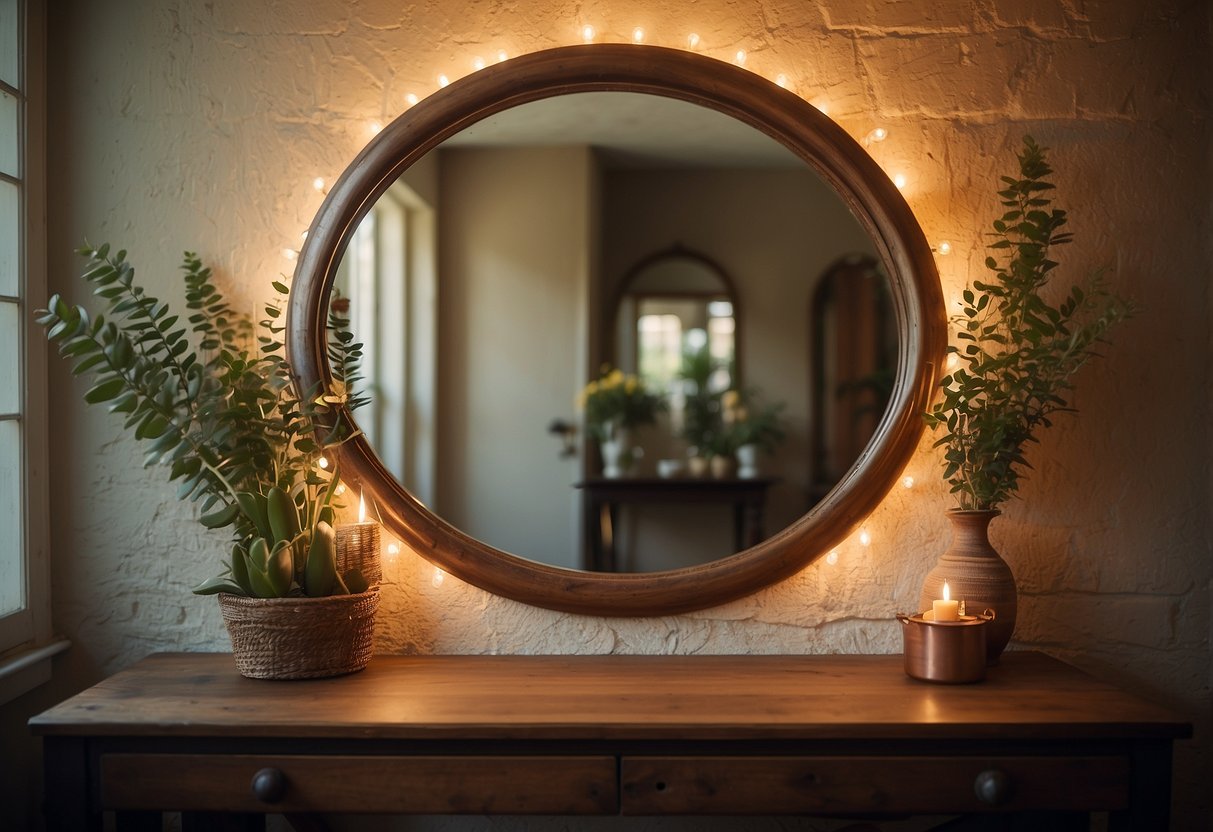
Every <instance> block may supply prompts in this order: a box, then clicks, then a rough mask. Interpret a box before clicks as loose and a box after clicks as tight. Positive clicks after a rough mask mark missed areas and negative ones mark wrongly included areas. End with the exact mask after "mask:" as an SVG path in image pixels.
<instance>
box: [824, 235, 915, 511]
mask: <svg viewBox="0 0 1213 832" xmlns="http://www.w3.org/2000/svg"><path fill="white" fill-rule="evenodd" d="M808 332H809V337H810V338H812V339H813V344H812V345H811V347H810V353H811V354H812V356H813V362H812V377H811V379H810V382H809V389H810V395H811V400H812V403H813V409H812V413H811V416H810V419H809V426H810V443H811V469H810V472H809V483H810V488H811V489H812V493H813V494H814V496H816V497H817V498H818V499H820V498H821V497H824V496H825V495H826V493H827V492H828V491H829V490H830V489H831V488H832V487H833V486H834V483H836V482H837V481H838V479H839V477H841V476H842V475H843V474H844V473H846V470H847V469H848V468H849V467H851V463H852V462H854V461H855V459H856V457H857V456H858V455H859V454H860V453H862V452H863V449H864V447H865V446H866V445H867V444H868V440H869V439H870V438H871V437H872V434H873V432H874V431H875V430H876V425H877V423H878V422H879V421H880V417H881V415H882V414H883V413H884V410H885V408H886V407H887V406H888V402H889V396H890V395H891V394H892V392H893V369H894V367H895V366H896V363H897V325H896V321H895V320H894V317H893V304H892V297H891V296H890V294H889V284H888V280H887V278H886V277H885V276H884V274H883V272H882V271H881V269H880V266H879V265H878V264H877V262H876V261H875V260H874V259H872V258H870V257H844V258H842V259H840V260H838V261H837V262H835V263H834V264H832V265H831V266H830V267H829V269H827V270H826V272H825V274H824V275H822V277H821V279H820V280H819V281H818V282H817V287H816V289H814V290H813V299H812V306H811V308H810V310H809V328H808Z"/></svg>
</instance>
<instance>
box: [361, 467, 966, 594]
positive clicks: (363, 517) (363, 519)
mask: <svg viewBox="0 0 1213 832" xmlns="http://www.w3.org/2000/svg"><path fill="white" fill-rule="evenodd" d="M358 522H359V523H365V522H366V497H364V496H363V495H362V492H361V491H359V492H358ZM944 592H947V588H946V587H945V588H944Z"/></svg>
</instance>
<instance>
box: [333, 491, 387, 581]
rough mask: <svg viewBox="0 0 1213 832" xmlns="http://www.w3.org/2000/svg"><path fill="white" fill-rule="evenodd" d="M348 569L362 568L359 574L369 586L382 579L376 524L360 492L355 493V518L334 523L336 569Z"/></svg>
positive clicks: (341, 570)
mask: <svg viewBox="0 0 1213 832" xmlns="http://www.w3.org/2000/svg"><path fill="white" fill-rule="evenodd" d="M351 569H360V570H362V577H364V578H366V582H367V584H369V585H370V586H375V585H376V584H378V583H379V582H380V581H381V580H383V567H382V566H381V564H380V560H379V524H378V523H376V522H375V521H374V520H367V519H366V498H365V497H364V496H362V494H359V495H358V522H357V523H343V524H341V525H340V526H338V527H337V570H338V571H339V572H340V573H342V574H345V573H346V572H348V571H349V570H351Z"/></svg>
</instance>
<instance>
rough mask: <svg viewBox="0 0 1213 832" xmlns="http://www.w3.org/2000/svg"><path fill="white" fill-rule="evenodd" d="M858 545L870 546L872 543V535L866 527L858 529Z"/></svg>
mask: <svg viewBox="0 0 1213 832" xmlns="http://www.w3.org/2000/svg"><path fill="white" fill-rule="evenodd" d="M859 545H860V546H871V545H872V535H871V534H869V533H868V530H867V529H860V530H859Z"/></svg>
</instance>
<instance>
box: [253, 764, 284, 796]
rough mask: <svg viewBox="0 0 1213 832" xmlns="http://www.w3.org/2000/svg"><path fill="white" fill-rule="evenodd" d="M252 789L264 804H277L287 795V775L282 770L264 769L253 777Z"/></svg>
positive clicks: (254, 794)
mask: <svg viewBox="0 0 1213 832" xmlns="http://www.w3.org/2000/svg"><path fill="white" fill-rule="evenodd" d="M251 788H252V790H253V797H255V798H257V799H258V800H260V801H261V802H262V803H277V802H278V801H279V800H281V799H282V798H283V796H285V795H286V775H285V774H283V773H282V769H278V768H263V769H261V770H260V771H258V772H257V773H256V774H254V775H253V782H252V784H251Z"/></svg>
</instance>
